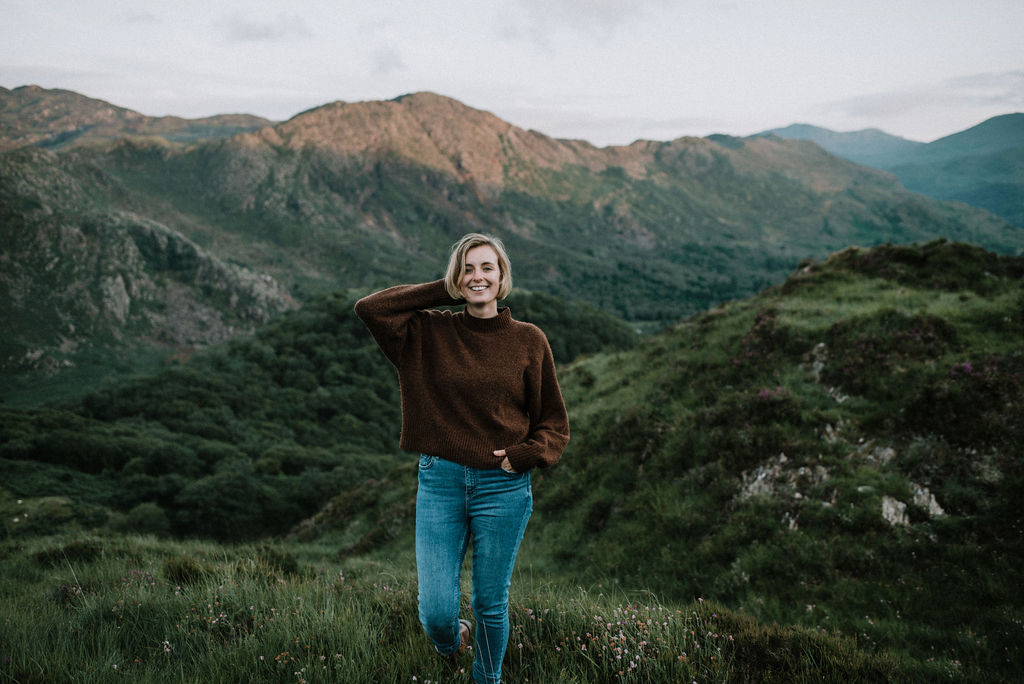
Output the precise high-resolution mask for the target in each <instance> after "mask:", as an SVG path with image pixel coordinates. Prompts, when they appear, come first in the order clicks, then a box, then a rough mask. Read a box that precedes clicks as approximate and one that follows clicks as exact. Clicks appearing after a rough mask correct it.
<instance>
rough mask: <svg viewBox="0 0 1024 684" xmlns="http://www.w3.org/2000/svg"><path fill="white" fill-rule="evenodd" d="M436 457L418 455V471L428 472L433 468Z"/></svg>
mask: <svg viewBox="0 0 1024 684" xmlns="http://www.w3.org/2000/svg"><path fill="white" fill-rule="evenodd" d="M437 459H438V457H437V456H429V455H427V454H420V470H428V469H430V468H433V467H434V464H435V463H437Z"/></svg>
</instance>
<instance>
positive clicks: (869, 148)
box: [762, 112, 1024, 228]
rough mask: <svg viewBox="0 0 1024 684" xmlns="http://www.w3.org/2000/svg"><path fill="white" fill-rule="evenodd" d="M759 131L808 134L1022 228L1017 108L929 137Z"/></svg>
mask: <svg viewBox="0 0 1024 684" xmlns="http://www.w3.org/2000/svg"><path fill="white" fill-rule="evenodd" d="M762 135H777V136H779V137H783V138H795V139H802V140H804V139H805V140H813V141H814V142H816V143H817V144H819V145H821V146H822V147H823V148H825V149H826V150H828V151H829V152H831V153H833V154H836V155H839V156H841V157H845V158H847V159H850V160H852V161H855V162H857V163H860V164H866V165H868V166H872V167H875V168H878V169H882V170H885V171H889V172H891V173H893V174H894V175H895V176H896V177H897V178H899V180H900V182H902V183H903V184H904V185H905V186H906V187H907V188H908V189H909V190H913V191H915V192H920V193H922V194H925V195H928V196H929V197H934V198H935V199H940V200H946V201H959V202H966V203H968V204H971V205H974V206H978V207H982V208H984V209H987V210H989V211H991V212H993V213H994V214H996V215H997V216H1000V217H1001V218H1003V219H1005V220H1007V221H1009V222H1010V223H1012V224H1014V225H1016V226H1018V227H1021V228H1024V114H1022V113H1019V112H1017V113H1011V114H1003V115H1000V116H995V117H992V118H990V119H987V120H985V121H983V122H981V123H979V124H977V125H975V126H972V127H971V128H968V129H966V130H963V131H960V132H958V133H953V134H951V135H948V136H945V137H943V138H939V139H937V140H934V141H932V142H930V143H913V142H910V141H905V140H903V139H902V138H898V137H896V136H891V135H889V134H887V133H882V132H880V131H879V132H877V133H876V132H874V131H870V130H869V131H856V132H850V133H839V132H836V131H831V130H829V129H825V128H818V127H815V126H808V125H794V126H789V127H787V128H780V129H773V130H771V131H766V132H765V133H764V134H762ZM908 143H909V144H908Z"/></svg>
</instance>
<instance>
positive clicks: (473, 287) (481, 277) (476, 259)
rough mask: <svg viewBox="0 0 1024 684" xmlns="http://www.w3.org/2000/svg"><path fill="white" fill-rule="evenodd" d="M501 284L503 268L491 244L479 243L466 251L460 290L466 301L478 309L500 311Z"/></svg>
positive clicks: (495, 312)
mask: <svg viewBox="0 0 1024 684" xmlns="http://www.w3.org/2000/svg"><path fill="white" fill-rule="evenodd" d="M500 284H501V270H500V269H499V268H498V254H497V253H496V252H495V251H494V248H493V247H491V246H490V245H477V246H476V247H473V248H472V249H470V250H469V251H468V252H466V265H465V267H464V268H463V270H462V281H461V282H460V285H459V291H460V292H461V293H462V296H463V297H465V298H466V303H467V304H469V305H470V306H471V307H473V308H474V309H476V310H478V311H482V310H484V309H492V308H493V311H494V314H497V311H498V286H499V285H500Z"/></svg>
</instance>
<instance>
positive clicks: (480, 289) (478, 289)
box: [469, 285, 487, 292]
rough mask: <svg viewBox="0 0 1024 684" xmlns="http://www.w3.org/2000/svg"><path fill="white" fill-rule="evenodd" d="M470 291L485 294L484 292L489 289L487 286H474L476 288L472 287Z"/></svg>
mask: <svg viewBox="0 0 1024 684" xmlns="http://www.w3.org/2000/svg"><path fill="white" fill-rule="evenodd" d="M469 289H470V290H472V291H473V292H483V291H484V290H486V289H487V286H486V285H474V286H472V287H471V288H469Z"/></svg>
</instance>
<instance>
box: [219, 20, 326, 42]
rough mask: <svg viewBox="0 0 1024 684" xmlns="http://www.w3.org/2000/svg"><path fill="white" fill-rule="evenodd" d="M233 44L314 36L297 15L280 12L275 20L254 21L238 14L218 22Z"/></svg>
mask: <svg viewBox="0 0 1024 684" xmlns="http://www.w3.org/2000/svg"><path fill="white" fill-rule="evenodd" d="M217 25H218V26H219V27H220V28H222V29H224V31H225V32H226V34H227V39H228V40H229V41H231V42H239V43H240V42H267V41H281V40H288V39H291V38H305V37H307V36H311V35H313V32H312V31H311V30H310V29H309V26H308V25H307V24H306V22H305V20H303V18H302V17H300V16H299V15H297V14H285V13H284V12H279V13H278V14H277V16H276V17H275V18H273V19H254V18H252V17H249V16H245V15H243V14H241V13H240V12H236V13H234V14H232V15H231V16H228V17H225V18H223V19H221V20H220V21H218V22H217Z"/></svg>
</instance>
